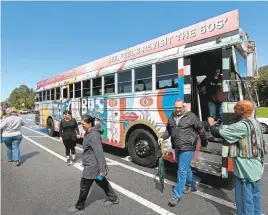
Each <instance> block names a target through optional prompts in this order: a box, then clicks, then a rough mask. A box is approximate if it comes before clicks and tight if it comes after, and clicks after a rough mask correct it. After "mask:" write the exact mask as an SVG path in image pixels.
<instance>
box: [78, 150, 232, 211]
mask: <svg viewBox="0 0 268 215" xmlns="http://www.w3.org/2000/svg"><path fill="white" fill-rule="evenodd" d="M76 149H78V150H80V151H83V149H81V148H80V147H78V146H76ZM106 160H107V161H112V162H114V163H115V164H116V165H118V166H121V167H124V168H126V169H129V170H131V171H133V172H136V173H139V174H141V175H144V176H147V177H149V178H152V179H156V180H158V181H159V178H158V177H157V176H156V175H153V174H151V173H148V172H145V171H142V170H140V169H137V168H135V167H132V166H128V165H126V164H123V163H120V162H118V161H115V160H112V159H110V158H106ZM164 182H165V183H166V184H168V185H171V186H175V185H176V183H175V182H173V181H170V180H168V179H165V180H164ZM193 194H195V195H198V196H201V197H203V198H206V199H209V200H211V201H214V202H216V203H219V204H221V205H225V206H227V207H230V208H233V209H236V206H235V204H234V203H232V202H229V201H226V200H224V199H220V198H218V197H215V196H212V195H210V194H207V193H204V192H201V191H199V190H198V191H196V192H193Z"/></svg>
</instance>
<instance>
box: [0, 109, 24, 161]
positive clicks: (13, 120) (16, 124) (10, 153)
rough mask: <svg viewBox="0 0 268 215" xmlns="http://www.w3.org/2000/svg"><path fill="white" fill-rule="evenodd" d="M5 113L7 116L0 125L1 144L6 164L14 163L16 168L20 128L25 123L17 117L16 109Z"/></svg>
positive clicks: (20, 138)
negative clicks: (4, 150)
mask: <svg viewBox="0 0 268 215" xmlns="http://www.w3.org/2000/svg"><path fill="white" fill-rule="evenodd" d="M6 112H7V115H8V116H7V117H6V118H5V119H2V120H1V123H0V130H1V131H2V142H4V143H5V145H6V153H7V160H8V162H13V161H15V164H16V166H20V148H19V146H20V143H21V140H22V134H21V126H24V125H25V122H24V121H23V120H22V119H21V117H20V116H19V114H18V111H17V110H16V108H14V107H12V108H8V109H7V111H6ZM13 158H14V159H13Z"/></svg>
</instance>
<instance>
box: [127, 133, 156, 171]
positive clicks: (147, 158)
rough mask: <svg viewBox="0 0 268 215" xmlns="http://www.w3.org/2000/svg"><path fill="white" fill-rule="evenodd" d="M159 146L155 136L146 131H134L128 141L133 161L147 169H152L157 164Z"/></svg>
mask: <svg viewBox="0 0 268 215" xmlns="http://www.w3.org/2000/svg"><path fill="white" fill-rule="evenodd" d="M158 150H159V149H158V144H157V142H156V139H155V138H154V136H153V135H152V134H151V133H150V132H148V131H146V130H144V129H137V130H135V131H133V132H132V133H131V135H130V137H129V140H128V152H129V155H130V156H131V158H132V160H133V161H134V162H135V163H137V164H139V165H141V166H145V167H152V166H154V165H155V164H156V162H157V154H158Z"/></svg>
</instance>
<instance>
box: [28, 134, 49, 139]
mask: <svg viewBox="0 0 268 215" xmlns="http://www.w3.org/2000/svg"><path fill="white" fill-rule="evenodd" d="M27 137H30V138H32V137H46V136H44V135H43V136H27Z"/></svg>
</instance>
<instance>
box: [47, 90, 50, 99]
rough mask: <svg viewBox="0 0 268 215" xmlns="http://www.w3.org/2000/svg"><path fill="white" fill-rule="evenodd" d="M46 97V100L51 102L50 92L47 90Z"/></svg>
mask: <svg viewBox="0 0 268 215" xmlns="http://www.w3.org/2000/svg"><path fill="white" fill-rule="evenodd" d="M46 95H47V99H46V100H50V90H47V92H46Z"/></svg>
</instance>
